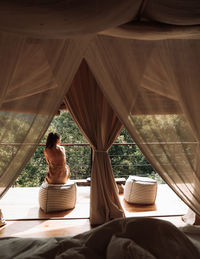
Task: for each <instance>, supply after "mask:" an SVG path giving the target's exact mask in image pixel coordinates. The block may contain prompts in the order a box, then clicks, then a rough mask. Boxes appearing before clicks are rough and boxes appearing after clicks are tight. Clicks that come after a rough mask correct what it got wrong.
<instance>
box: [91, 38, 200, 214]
mask: <svg viewBox="0 0 200 259" xmlns="http://www.w3.org/2000/svg"><path fill="white" fill-rule="evenodd" d="M99 37H100V40H99V38H98V40H97V39H96V40H94V41H93V43H92V44H91V45H90V48H88V51H87V54H86V60H87V62H88V64H89V65H90V67H91V69H92V71H93V73H94V75H95V77H96V79H97V81H98V83H99V85H100V87H101V89H102V91H103V92H104V93H105V95H106V96H107V98H108V100H109V102H110V104H111V105H112V107H113V110H115V111H116V112H117V114H118V116H119V118H120V119H121V121H122V122H123V123H124V125H125V126H126V128H127V129H128V131H129V133H130V134H131V136H132V137H133V139H134V140H135V142H136V143H137V144H138V145H139V147H140V149H141V150H142V152H143V153H144V154H145V156H146V157H147V159H148V160H149V162H150V163H151V164H152V166H153V167H154V169H155V170H156V171H157V172H158V173H159V174H160V175H161V176H162V177H163V179H164V180H165V181H166V182H167V183H168V184H169V185H170V186H171V188H172V189H173V190H174V191H175V192H176V193H177V194H178V195H179V197H181V199H182V200H184V201H185V202H186V204H187V205H188V206H189V207H191V208H192V209H193V210H194V211H196V212H197V213H198V214H200V202H199V201H200V180H199V159H200V158H199V132H200V131H199V125H198V114H199V112H200V111H199V110H200V103H199V101H198V100H199V85H198V83H199V80H200V78H199V77H200V74H199V72H198V68H199V65H200V64H199V60H200V59H199V52H200V48H199V46H200V44H199V41H198V40H166V41H137V40H128V39H120V38H114V37H105V36H99ZM94 53H95V57H94ZM122 67H123V68H124V69H122Z"/></svg>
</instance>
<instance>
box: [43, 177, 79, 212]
mask: <svg viewBox="0 0 200 259" xmlns="http://www.w3.org/2000/svg"><path fill="white" fill-rule="evenodd" d="M76 192H77V187H76V184H75V183H74V182H70V181H69V182H68V183H67V184H48V183H47V182H44V183H43V184H42V185H41V186H40V190H39V205H40V208H41V209H42V210H43V211H44V212H45V213H48V212H53V211H63V210H68V209H73V208H74V207H75V204H76Z"/></svg>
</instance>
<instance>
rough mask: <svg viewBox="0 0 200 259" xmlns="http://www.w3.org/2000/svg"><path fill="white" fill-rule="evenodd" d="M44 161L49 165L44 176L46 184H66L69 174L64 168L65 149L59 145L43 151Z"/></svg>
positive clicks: (66, 168)
mask: <svg viewBox="0 0 200 259" xmlns="http://www.w3.org/2000/svg"><path fill="white" fill-rule="evenodd" d="M44 154H45V158H46V161H47V163H48V165H49V171H48V173H47V175H46V181H47V182H48V183H58V184H59V183H66V182H67V180H68V178H69V176H70V173H69V167H68V166H66V156H65V149H64V148H63V147H61V146H60V145H56V146H54V147H52V148H45V150H44Z"/></svg>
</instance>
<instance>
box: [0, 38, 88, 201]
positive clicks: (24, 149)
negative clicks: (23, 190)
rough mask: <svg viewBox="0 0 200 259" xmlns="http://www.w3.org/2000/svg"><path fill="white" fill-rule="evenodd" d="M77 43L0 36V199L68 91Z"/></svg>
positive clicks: (78, 58)
mask: <svg viewBox="0 0 200 259" xmlns="http://www.w3.org/2000/svg"><path fill="white" fill-rule="evenodd" d="M79 43H80V40H78V39H77V41H76V40H39V39H31V38H27V37H18V36H16V35H9V34H0V62H1V69H0V78H1V92H0V155H1V159H0V197H1V196H2V195H3V194H4V193H5V192H6V190H7V189H8V188H9V187H10V186H11V185H12V184H13V183H14V181H15V179H16V178H17V177H18V175H19V174H20V173H21V171H22V169H23V168H24V166H25V165H26V163H27V162H28V161H29V159H30V158H31V156H32V154H33V152H34V151H35V149H36V148H37V146H38V144H39V142H40V140H41V138H42V136H43V134H44V133H45V131H46V129H47V127H48V126H49V124H50V122H51V120H52V118H53V116H54V115H55V114H56V112H57V110H58V108H59V106H60V103H61V102H62V100H63V97H64V95H65V93H66V91H67V89H68V87H69V86H70V85H71V82H72V79H73V77H74V74H75V73H76V71H77V69H78V67H79V65H80V62H81V59H82V55H83V54H82V49H81V48H80V46H79ZM83 45H84V44H83Z"/></svg>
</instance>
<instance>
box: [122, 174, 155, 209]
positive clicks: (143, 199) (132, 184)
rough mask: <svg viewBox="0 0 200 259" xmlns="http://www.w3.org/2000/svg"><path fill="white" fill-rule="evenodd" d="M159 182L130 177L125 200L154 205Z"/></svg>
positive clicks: (145, 178)
mask: <svg viewBox="0 0 200 259" xmlns="http://www.w3.org/2000/svg"><path fill="white" fill-rule="evenodd" d="M156 194H157V181H156V180H153V179H151V178H148V177H140V176H129V178H128V179H127V181H126V183H125V188H124V199H125V200H126V201H127V202H129V203H135V204H154V203H155V199H156Z"/></svg>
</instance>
